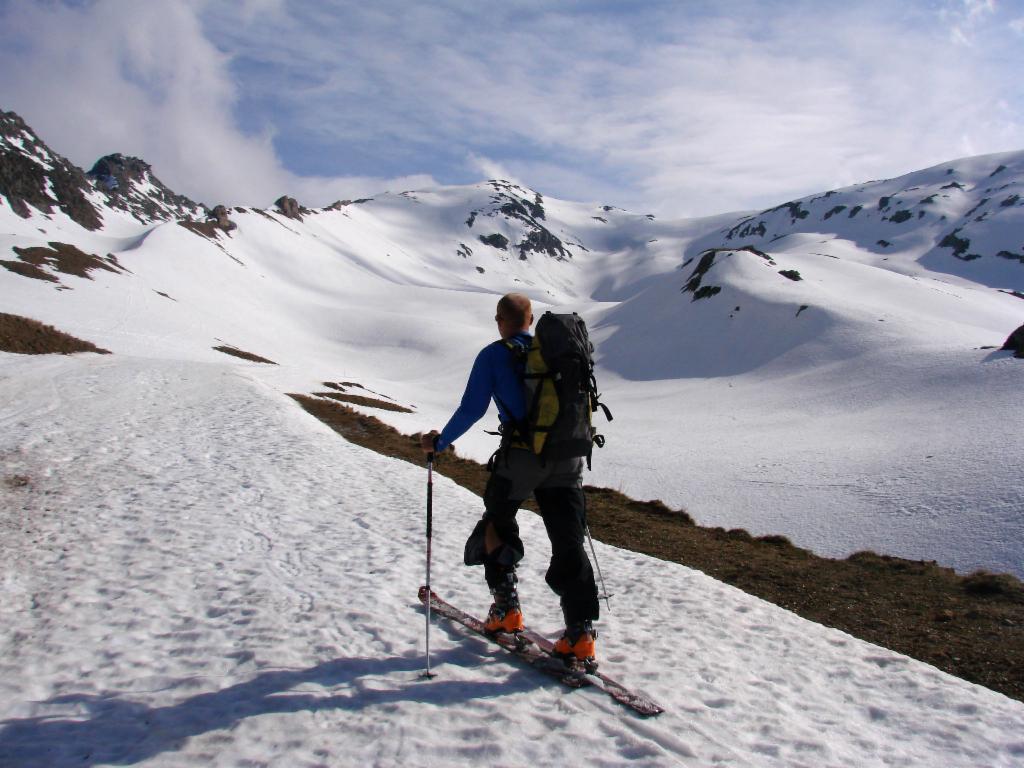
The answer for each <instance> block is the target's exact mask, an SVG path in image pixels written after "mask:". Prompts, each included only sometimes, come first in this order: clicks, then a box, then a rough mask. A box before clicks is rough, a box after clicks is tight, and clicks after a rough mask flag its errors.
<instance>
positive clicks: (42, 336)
mask: <svg viewBox="0 0 1024 768" xmlns="http://www.w3.org/2000/svg"><path fill="white" fill-rule="evenodd" d="M0 350H2V351H4V352H14V353H16V354H19V355H52V354H56V355H71V354H74V353H75V352H96V353H98V354H101V355H109V354H110V352H109V351H108V350H106V349H100V348H99V347H97V346H96V345H95V344H93V343H92V342H89V341H83V340H82V339H76V338H75V337H74V336H71V335H69V334H66V333H64V332H63V331H58V330H57V329H56V328H54V327H53V326H52V325H44V324H43V323H40V322H39V321H38V320H31V319H29V318H27V317H21V316H20V315H8V314H5V313H3V312H0Z"/></svg>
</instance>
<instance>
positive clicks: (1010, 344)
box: [1002, 325, 1024, 359]
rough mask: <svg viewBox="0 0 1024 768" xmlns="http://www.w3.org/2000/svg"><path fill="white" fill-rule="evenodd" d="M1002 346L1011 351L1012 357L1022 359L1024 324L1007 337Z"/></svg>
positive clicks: (1023, 356) (1023, 351) (1023, 353)
mask: <svg viewBox="0 0 1024 768" xmlns="http://www.w3.org/2000/svg"><path fill="white" fill-rule="evenodd" d="M1002 348H1003V349H1005V350H1008V351H1010V352H1013V356H1014V357H1019V358H1022V359H1024V325H1022V326H1021V327H1020V328H1018V329H1017V330H1015V331H1014V332H1013V333H1011V334H1010V335H1009V336H1008V337H1007V339H1006V341H1005V342H1004V343H1003V346H1002Z"/></svg>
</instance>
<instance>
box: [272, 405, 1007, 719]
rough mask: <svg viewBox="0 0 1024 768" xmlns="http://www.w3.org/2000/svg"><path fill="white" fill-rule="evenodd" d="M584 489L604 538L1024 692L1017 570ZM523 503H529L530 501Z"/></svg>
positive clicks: (404, 444)
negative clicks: (798, 537) (816, 547)
mask: <svg viewBox="0 0 1024 768" xmlns="http://www.w3.org/2000/svg"><path fill="white" fill-rule="evenodd" d="M291 397H293V398H294V399H295V400H296V401H297V402H298V403H299V405H301V406H302V407H303V408H304V409H305V410H306V411H308V412H309V413H310V414H312V415H313V416H315V417H316V418H318V419H320V420H321V421H323V422H324V423H326V424H328V425H329V426H331V427H332V428H333V429H335V430H336V431H337V432H339V433H340V434H341V435H342V436H344V437H345V439H347V440H349V441H350V442H353V443H356V444H357V445H361V446H363V447H366V448H370V449H372V450H375V451H377V452H379V453H382V454H384V455H387V456H392V457H395V458H399V459H404V460H405V461H408V462H410V463H412V464H416V465H418V466H424V464H425V462H424V456H423V453H422V451H421V450H420V448H419V439H420V436H419V435H403V434H401V433H399V432H398V431H397V430H395V429H393V428H392V427H390V426H388V425H386V424H384V423H383V422H381V421H380V420H379V419H376V418H374V417H373V416H367V415H364V414H360V413H358V412H357V411H355V410H353V409H351V408H349V407H347V406H345V405H343V404H341V403H338V402H334V401H331V400H327V399H323V398H318V397H310V396H308V395H298V394H293V395H291ZM434 468H435V470H436V471H437V472H439V473H440V474H443V475H445V476H446V477H449V478H451V479H453V480H454V481H455V482H457V483H459V485H462V486H463V487H465V488H468V489H469V490H471V491H473V492H474V493H476V494H478V495H482V494H483V490H484V486H485V484H486V482H487V470H486V468H485V467H484V466H483V465H481V464H479V463H477V462H475V461H470V460H469V459H464V458H461V457H459V456H456V455H455V454H454V453H452V452H451V451H446V452H445V453H444V454H442V455H440V456H438V457H437V460H436V461H435V464H434ZM584 491H585V492H586V497H587V516H588V519H589V523H590V528H591V531H592V533H593V535H594V537H595V538H597V539H599V540H600V541H603V542H605V543H607V544H611V545H613V546H617V547H622V548H624V549H629V550H632V551H634V552H640V553H643V554H646V555H650V556H652V557H656V558H659V559H662V560H668V561H671V562H676V563H681V564H683V565H686V566H688V567H690V568H695V569H697V570H700V571H703V572H704V573H706V574H708V575H709V576H712V577H713V578H715V579H718V580H720V581H724V582H726V583H728V584H732V585H733V586H735V587H738V588H739V589H742V590H743V591H745V592H748V593H750V594H752V595H755V596H757V597H760V598H762V599H764V600H767V601H769V602H772V603H775V604H776V605H779V606H781V607H783V608H786V609H787V610H790V611H792V612H794V613H796V614H798V615H800V616H803V617H804V618H806V619H809V620H810V621H814V622H816V623H819V624H824V625H826V626H830V627H835V628H837V629H840V630H842V631H844V632H847V633H849V634H851V635H853V636H855V637H858V638H861V639H863V640H867V641H869V642H872V643H875V644H877V645H881V646H884V647H886V648H890V649H892V650H894V651H897V652H899V653H903V654H906V655H907V656H911V657H913V658H915V659H919V660H921V661H924V662H926V663H928V664H932V665H934V666H936V667H938V668H939V669H942V670H944V671H946V672H949V673H950V674H953V675H956V676H957V677H961V678H963V679H965V680H969V681H970V682H973V683H977V684H979V685H984V686H986V687H988V688H991V689H993V690H996V691H999V692H1001V693H1003V694H1005V695H1007V696H1009V697H1011V698H1014V699H1017V700H1019V701H1024V584H1022V583H1021V581H1020V580H1018V579H1016V578H1015V577H1013V576H1010V575H1006V574H990V573H985V572H979V573H975V574H971V575H968V576H963V575H959V574H957V573H955V572H954V571H953V570H952V569H949V568H943V567H940V566H938V565H936V564H935V563H934V562H919V561H912V560H903V559H900V558H896V557H889V556H886V555H879V554H876V553H874V552H859V553H857V554H854V555H851V556H850V557H848V558H846V559H844V560H833V559H829V558H824V557H819V556H817V555H815V554H813V553H812V552H809V551H808V550H806V549H801V548H799V547H796V546H794V545H793V544H792V543H791V542H790V541H789V539H787V538H786V537H784V536H762V537H754V536H752V535H751V534H750V533H749V532H747V531H745V530H742V529H733V530H725V529H724V528H706V527H702V526H698V525H694V523H693V520H692V519H691V518H690V516H689V515H688V514H687V513H686V512H684V511H681V510H673V509H671V508H669V507H667V506H666V505H664V504H662V503H661V502H659V501H650V502H642V501H636V500H634V499H630V498H629V497H627V496H625V495H623V494H621V493H619V492H618V491H615V490H612V489H609V488H596V487H593V486H585V488H584ZM524 508H526V509H534V511H535V507H534V506H533V502H532V500H531V501H530V502H528V503H526V504H524ZM481 509H482V507H481ZM467 534H468V531H467ZM611 577H612V579H614V575H611Z"/></svg>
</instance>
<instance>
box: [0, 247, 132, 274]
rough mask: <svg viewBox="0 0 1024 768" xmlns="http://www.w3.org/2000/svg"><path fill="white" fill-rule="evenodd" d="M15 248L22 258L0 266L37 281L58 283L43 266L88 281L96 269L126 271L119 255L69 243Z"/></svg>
mask: <svg viewBox="0 0 1024 768" xmlns="http://www.w3.org/2000/svg"><path fill="white" fill-rule="evenodd" d="M12 250H13V251H14V252H15V253H16V254H17V255H18V259H19V261H0V265H3V266H4V267H6V268H7V269H9V270H10V271H11V272H15V273H17V274H19V275H22V276H23V277H32V278H36V279H37V280H47V281H49V282H57V278H56V277H55V276H54V275H53V274H51V273H49V272H47V271H46V270H45V269H43V268H44V267H49V268H50V269H55V270H56V271H58V272H63V273H64V274H66V275H74V276H76V277H84V278H86V279H87V280H91V279H92V278H91V277H90V276H89V273H90V272H91V271H93V270H94V269H103V270H106V271H107V272H115V273H116V272H125V271H127V270H125V268H124V267H122V266H121V265H120V264H119V263H118V262H117V257H116V256H114V255H113V254H108V255H107V256H106V258H100V257H99V256H95V255H93V254H91V253H86V252H85V251H82V250H79V249H78V248H76V247H75V246H73V245H69V244H68V243H56V242H53V243H50V247H49V248H43V247H41V246H37V247H35V248H18V247H17V246H15V247H14V248H12Z"/></svg>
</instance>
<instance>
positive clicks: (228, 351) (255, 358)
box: [213, 344, 277, 365]
mask: <svg viewBox="0 0 1024 768" xmlns="http://www.w3.org/2000/svg"><path fill="white" fill-rule="evenodd" d="M213 349H215V350H217V351H218V352H223V353H224V354H225V355H231V356H232V357H240V358H242V359H243V360H248V361H249V362H252V363H266V364H267V365H277V363H275V362H274V361H273V360H267V358H265V357H260V356H259V355H254V354H253V353H252V352H246V351H245V350H244V349H238V347H232V346H228V345H227V344H222V345H221V346H219V347H213Z"/></svg>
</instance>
